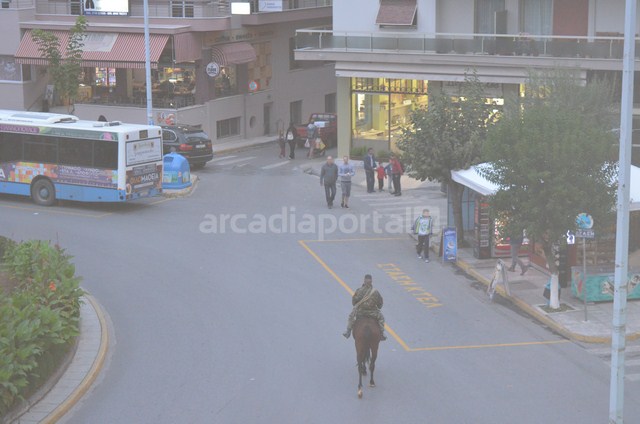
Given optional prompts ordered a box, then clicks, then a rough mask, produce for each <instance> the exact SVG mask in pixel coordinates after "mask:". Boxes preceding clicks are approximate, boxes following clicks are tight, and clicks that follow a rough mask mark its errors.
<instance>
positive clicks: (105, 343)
mask: <svg viewBox="0 0 640 424" xmlns="http://www.w3.org/2000/svg"><path fill="white" fill-rule="evenodd" d="M84 297H85V298H86V299H87V300H88V301H89V303H91V306H92V307H93V310H94V311H95V313H96V315H97V316H98V320H99V321H100V330H101V331H100V333H101V335H100V349H99V350H98V354H97V355H96V358H95V360H94V361H93V365H92V366H91V369H90V370H89V372H88V373H87V375H86V376H85V377H84V379H83V380H82V382H81V383H80V384H79V385H78V387H76V388H75V389H74V390H73V392H72V393H71V394H70V395H69V397H67V398H66V399H65V400H64V402H62V403H61V404H60V405H58V406H57V407H56V408H55V409H54V410H53V411H52V412H51V413H50V414H49V415H47V416H46V417H45V418H44V419H43V420H42V421H41V422H42V423H45V424H54V423H55V422H57V421H58V420H59V419H60V418H62V417H63V416H64V415H65V414H67V413H68V412H69V411H70V410H71V408H73V407H74V406H75V405H76V404H77V403H78V401H79V400H80V399H82V397H83V396H84V395H85V394H86V393H87V392H88V391H89V389H90V388H91V385H92V384H93V383H94V382H95V380H96V378H98V375H99V374H100V371H102V368H103V367H104V363H105V360H106V356H107V350H108V347H109V331H108V330H107V321H106V319H105V316H104V311H103V310H102V308H101V307H100V305H99V304H98V302H97V301H96V300H95V299H94V298H93V296H91V295H90V294H88V293H85V295H84Z"/></svg>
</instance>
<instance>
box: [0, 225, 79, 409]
mask: <svg viewBox="0 0 640 424" xmlns="http://www.w3.org/2000/svg"><path fill="white" fill-rule="evenodd" d="M0 254H3V255H2V256H1V258H2V263H1V264H0V295H1V297H0V322H1V323H2V325H1V326H0V416H4V415H5V414H7V413H8V412H9V410H10V409H11V408H12V407H13V406H14V405H15V404H16V403H17V401H19V400H21V399H24V398H26V397H28V396H29V395H30V394H31V393H33V392H34V391H35V390H36V389H37V388H38V387H39V386H40V385H41V384H42V383H43V382H44V381H46V379H47V378H48V377H49V376H50V375H51V374H52V373H53V372H54V371H55V370H56V369H57V367H58V366H59V364H60V362H61V360H62V358H63V357H64V355H65V353H66V352H67V351H68V350H69V349H70V348H71V347H72V346H73V345H74V342H75V338H76V336H77V335H78V329H79V317H80V297H81V296H82V294H83V292H82V290H81V289H80V288H79V283H80V279H79V278H78V277H76V275H75V267H74V265H73V264H72V263H71V262H70V259H71V257H70V256H69V255H67V254H66V253H65V251H64V249H61V248H60V247H59V246H57V245H56V246H52V245H51V244H50V243H49V242H46V241H27V242H22V243H15V242H12V241H11V240H9V239H6V238H4V237H0Z"/></svg>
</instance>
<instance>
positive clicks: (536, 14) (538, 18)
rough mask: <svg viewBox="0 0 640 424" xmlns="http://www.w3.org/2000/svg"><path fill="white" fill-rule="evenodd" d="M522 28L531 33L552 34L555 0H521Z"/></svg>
mask: <svg viewBox="0 0 640 424" xmlns="http://www.w3.org/2000/svg"><path fill="white" fill-rule="evenodd" d="M521 1H522V3H521V7H520V10H521V16H520V28H522V32H524V33H526V34H531V35H551V34H552V17H553V0H521Z"/></svg>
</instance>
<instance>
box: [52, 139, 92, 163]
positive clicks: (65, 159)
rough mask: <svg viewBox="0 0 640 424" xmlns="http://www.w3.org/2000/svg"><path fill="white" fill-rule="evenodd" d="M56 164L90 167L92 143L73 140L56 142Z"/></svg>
mask: <svg viewBox="0 0 640 424" xmlns="http://www.w3.org/2000/svg"><path fill="white" fill-rule="evenodd" d="M58 163H60V164H63V165H70V166H92V164H93V142H91V141H86V140H78V139H75V138H60V139H59V140H58Z"/></svg>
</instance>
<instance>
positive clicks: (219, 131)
mask: <svg viewBox="0 0 640 424" xmlns="http://www.w3.org/2000/svg"><path fill="white" fill-rule="evenodd" d="M239 134H240V117H236V118H229V119H224V120H222V121H217V122H216V138H225V137H231V136H234V135H239Z"/></svg>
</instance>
